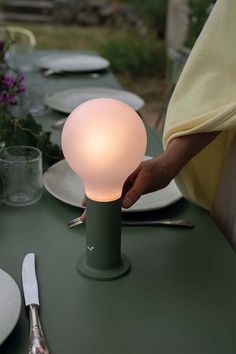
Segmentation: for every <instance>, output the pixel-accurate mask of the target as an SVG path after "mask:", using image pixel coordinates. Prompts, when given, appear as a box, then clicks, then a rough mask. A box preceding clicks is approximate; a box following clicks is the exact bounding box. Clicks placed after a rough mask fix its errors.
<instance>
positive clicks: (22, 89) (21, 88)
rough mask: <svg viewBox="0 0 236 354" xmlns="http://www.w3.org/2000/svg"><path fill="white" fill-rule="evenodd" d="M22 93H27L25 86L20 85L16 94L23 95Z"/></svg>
mask: <svg viewBox="0 0 236 354" xmlns="http://www.w3.org/2000/svg"><path fill="white" fill-rule="evenodd" d="M22 92H25V86H24V85H22V84H20V85H19V86H18V87H17V89H16V93H22Z"/></svg>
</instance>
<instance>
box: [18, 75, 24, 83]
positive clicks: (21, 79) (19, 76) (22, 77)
mask: <svg viewBox="0 0 236 354" xmlns="http://www.w3.org/2000/svg"><path fill="white" fill-rule="evenodd" d="M24 78H25V77H24V75H23V74H22V73H19V74H18V75H17V77H16V81H17V82H19V83H20V82H22V81H23V80H24Z"/></svg>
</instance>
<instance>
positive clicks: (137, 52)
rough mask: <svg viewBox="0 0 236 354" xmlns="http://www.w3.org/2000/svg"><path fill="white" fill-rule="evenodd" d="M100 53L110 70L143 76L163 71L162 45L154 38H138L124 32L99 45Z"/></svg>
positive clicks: (163, 56) (163, 51)
mask: <svg viewBox="0 0 236 354" xmlns="http://www.w3.org/2000/svg"><path fill="white" fill-rule="evenodd" d="M100 53H101V54H102V55H103V56H104V57H106V58H107V59H108V60H109V61H110V62H111V66H112V70H114V71H115V72H117V73H121V74H129V75H133V76H134V75H139V76H144V75H148V74H152V73H155V74H158V75H160V76H163V74H164V72H165V49H164V45H163V44H162V43H161V42H160V41H158V40H157V39H156V38H153V37H150V36H148V38H144V37H142V38H140V37H138V36H137V35H135V34H134V33H126V34H123V35H121V36H120V37H119V38H118V37H116V38H110V39H107V41H106V42H105V43H104V44H102V45H101V47H100Z"/></svg>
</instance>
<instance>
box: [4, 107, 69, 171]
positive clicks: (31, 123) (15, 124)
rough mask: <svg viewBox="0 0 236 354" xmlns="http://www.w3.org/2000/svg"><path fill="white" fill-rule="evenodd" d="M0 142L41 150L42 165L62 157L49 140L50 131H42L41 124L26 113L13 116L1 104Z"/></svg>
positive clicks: (58, 149) (49, 163)
mask: <svg viewBox="0 0 236 354" xmlns="http://www.w3.org/2000/svg"><path fill="white" fill-rule="evenodd" d="M0 109H1V119H0V132H1V134H0V142H1V143H2V144H4V145H5V146H13V145H28V146H35V147H37V148H39V149H40V150H41V151H42V156H43V167H44V170H46V169H47V168H48V167H49V166H51V165H52V164H54V163H55V162H57V161H59V160H61V159H62V158H63V156H62V152H61V149H60V148H59V146H57V145H54V144H52V143H51V141H50V135H51V133H50V132H44V131H43V129H42V126H41V125H40V124H38V123H36V121H35V120H34V119H33V117H32V116H31V115H30V114H28V115H27V116H26V117H23V118H18V119H17V118H14V117H13V116H12V115H11V114H10V111H9V109H8V107H7V105H1V106H0Z"/></svg>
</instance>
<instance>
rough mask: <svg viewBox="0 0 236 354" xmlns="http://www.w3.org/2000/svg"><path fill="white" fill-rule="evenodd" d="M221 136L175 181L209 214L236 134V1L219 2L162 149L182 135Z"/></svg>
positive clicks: (172, 109)
mask: <svg viewBox="0 0 236 354" xmlns="http://www.w3.org/2000/svg"><path fill="white" fill-rule="evenodd" d="M213 131H221V133H220V134H219V135H218V137H217V138H216V139H215V140H214V141H213V142H212V143H210V144H209V145H208V146H207V147H206V148H205V149H204V150H202V151H201V152H200V153H199V154H198V155H197V156H195V157H194V158H193V159H192V160H191V161H190V162H189V163H188V164H187V165H186V166H185V167H184V168H183V169H182V171H181V172H180V174H179V175H178V176H177V178H176V182H177V184H178V185H179V187H180V189H181V191H182V192H183V194H184V195H185V197H186V198H188V199H190V200H191V201H193V202H195V203H197V204H199V205H200V206H202V207H204V208H206V209H208V210H211V209H212V206H213V203H214V198H215V195H216V192H217V189H218V184H219V181H220V177H221V174H222V171H223V169H224V163H225V160H226V158H227V155H228V153H229V149H230V146H231V143H232V140H233V138H234V136H235V133H236V0H218V1H217V2H216V4H215V7H214V9H213V10H212V12H211V14H210V16H209V18H208V20H207V22H206V24H205V26H204V28H203V30H202V32H201V34H200V36H199V38H198V40H197V42H196V44H195V46H194V48H193V49H192V52H191V54H190V56H189V59H188V61H187V63H186V65H185V68H184V70H183V72H182V74H181V76H180V78H179V81H178V83H177V85H176V88H175V91H174V93H173V95H172V98H171V100H170V103H169V106H168V110H167V117H166V122H165V128H164V135H163V145H164V148H166V146H167V145H168V143H169V142H170V141H171V139H173V138H175V137H179V136H183V135H188V134H193V133H200V132H213Z"/></svg>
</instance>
